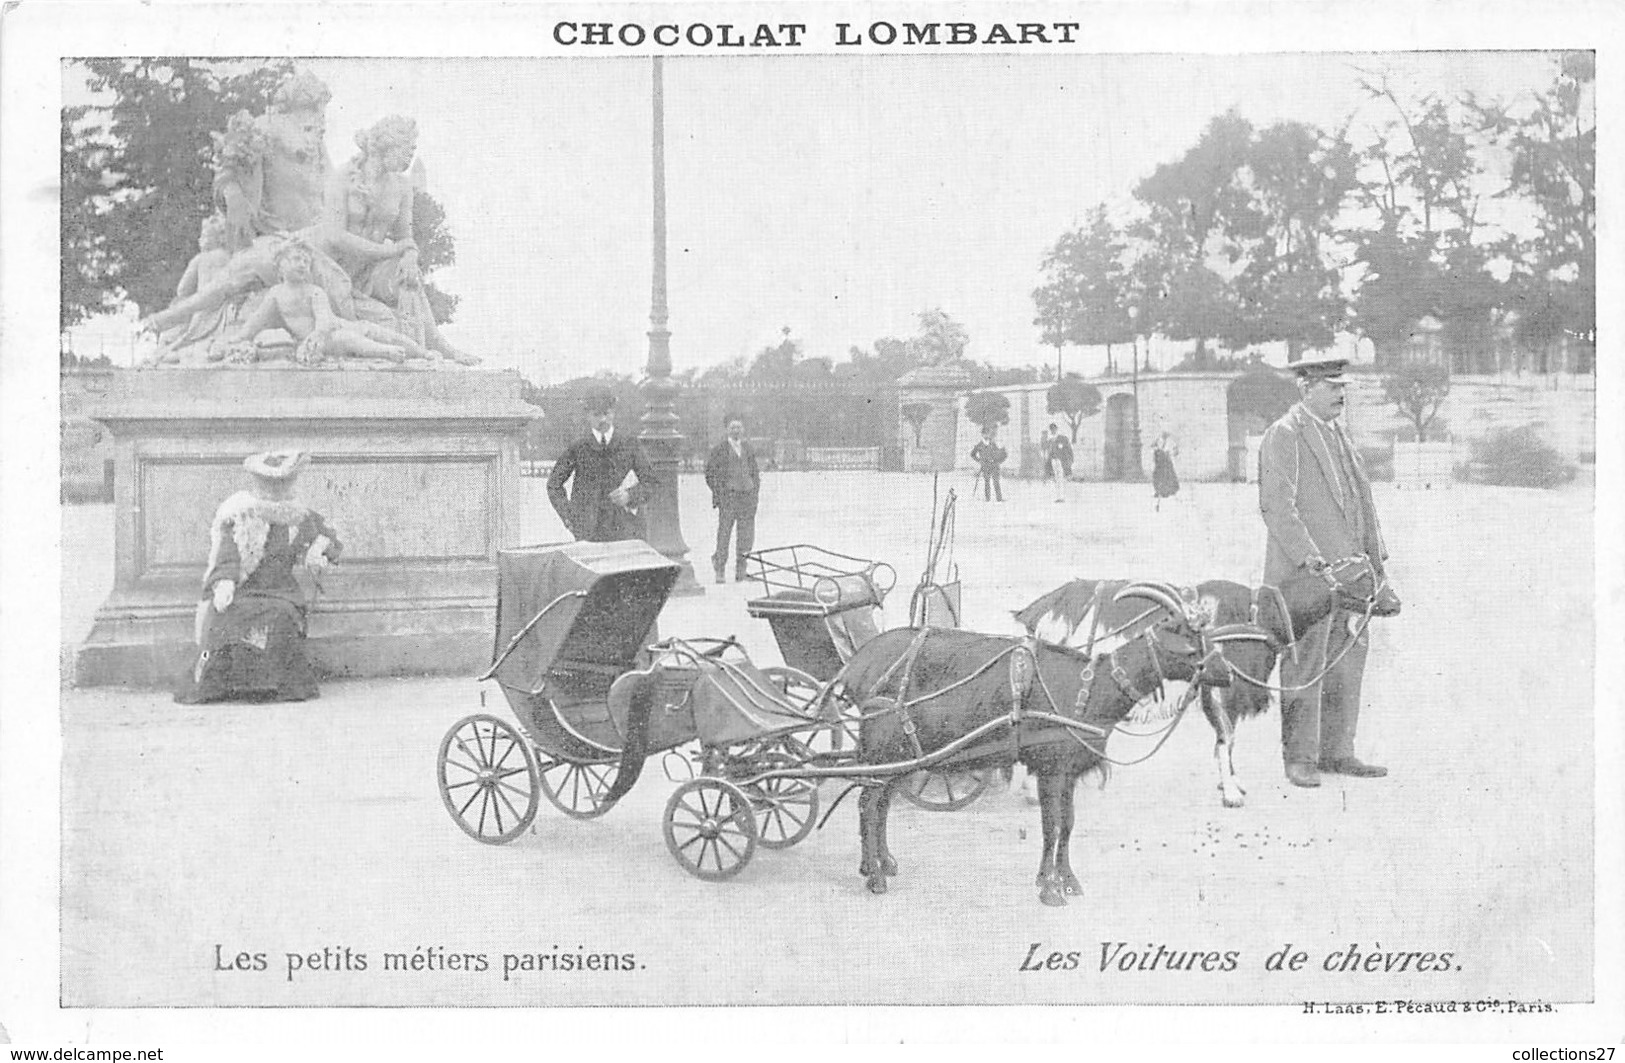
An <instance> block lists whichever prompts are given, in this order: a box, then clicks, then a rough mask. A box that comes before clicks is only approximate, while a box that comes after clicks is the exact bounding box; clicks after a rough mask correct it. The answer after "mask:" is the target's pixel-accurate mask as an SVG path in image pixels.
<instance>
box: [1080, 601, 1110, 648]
mask: <svg viewBox="0 0 1625 1063" xmlns="http://www.w3.org/2000/svg"><path fill="white" fill-rule="evenodd" d="M1105 592H1106V584H1105V583H1097V584H1095V593H1094V594H1093V595H1092V596H1090V598H1089V606H1088V612H1089V638H1088V641H1087V642H1085V643H1084V647H1083V652H1084V654H1085V655H1086V656H1087V657H1089V659H1090V660H1091V661H1092V660H1094V656H1095V633H1096V632H1097V631H1099V630H1100V596H1101V595H1102V594H1104V593H1105Z"/></svg>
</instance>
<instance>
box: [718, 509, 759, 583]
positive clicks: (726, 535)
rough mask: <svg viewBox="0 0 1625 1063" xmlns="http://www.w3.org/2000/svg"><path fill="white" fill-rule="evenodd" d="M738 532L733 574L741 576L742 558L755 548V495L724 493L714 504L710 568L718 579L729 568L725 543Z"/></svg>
mask: <svg viewBox="0 0 1625 1063" xmlns="http://www.w3.org/2000/svg"><path fill="white" fill-rule="evenodd" d="M735 527H737V528H738V529H739V542H738V552H737V553H736V554H735V557H736V558H737V561H736V567H735V569H734V571H735V573H736V575H737V574H742V573H743V572H744V567H745V555H746V554H748V553H750V552H751V549H752V548H753V547H755V545H756V496H755V495H754V494H749V493H747V492H744V491H724V492H722V496H721V498H719V499H718V501H717V549H716V553H714V554H712V555H711V568H712V570H713V571H715V572H716V574H717V575H718V576H721V575H722V573H723V571H724V570H725V569H726V568H727V567H728V541H729V540H730V539H732V538H733V536H734V528H735Z"/></svg>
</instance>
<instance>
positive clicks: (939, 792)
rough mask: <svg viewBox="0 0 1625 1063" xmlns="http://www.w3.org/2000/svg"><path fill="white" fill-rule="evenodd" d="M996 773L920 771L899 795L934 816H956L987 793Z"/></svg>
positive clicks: (900, 788) (906, 783)
mask: <svg viewBox="0 0 1625 1063" xmlns="http://www.w3.org/2000/svg"><path fill="white" fill-rule="evenodd" d="M993 770H994V769H987V770H983V771H950V772H937V771H917V772H915V773H914V774H912V775H910V776H908V777H907V778H906V779H904V780H903V782H902V785H900V786H898V788H897V792H898V793H900V794H902V795H903V796H904V797H905V798H907V799H908V801H909V803H911V804H915V805H918V806H919V807H921V808H923V809H926V810H927V811H930V812H952V811H954V810H955V809H960V808H964V807H965V806H966V805H968V804H970V803H971V802H972V801H975V800H976V799H977V798H978V797H981V796H982V794H983V793H985V792H986V791H987V785H988V781H989V779H990V778H991V777H992V773H993Z"/></svg>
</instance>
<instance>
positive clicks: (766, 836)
mask: <svg viewBox="0 0 1625 1063" xmlns="http://www.w3.org/2000/svg"><path fill="white" fill-rule="evenodd" d="M811 752H812V751H811V750H809V749H808V748H807V746H806V744H805V743H802V742H799V741H797V740H796V739H794V738H785V739H783V740H781V741H780V742H778V743H776V744H775V745H773V746H771V747H770V748H769V753H770V755H772V754H776V755H774V756H772V759H773V760H774V761H778V762H780V763H776V764H774V765H773V766H774V767H796V766H798V765H801V764H804V763H806V761H807V758H808V757H809V756H810V755H811ZM746 792H747V793H748V794H749V795H750V802H751V805H752V806H753V807H754V808H755V809H756V833H757V835H758V840H759V841H760V842H761V843H762V847H763V848H764V849H788V848H790V846H792V845H794V844H796V843H797V842H799V841H801V839H803V838H805V837H806V836H807V835H809V834H811V833H812V829H813V827H814V825H816V823H817V821H818V783H817V782H815V781H814V780H812V779H795V778H789V777H780V778H774V779H766V780H763V781H762V782H760V783H757V784H756V785H754V786H751V787H749V788H748V789H747V790H746Z"/></svg>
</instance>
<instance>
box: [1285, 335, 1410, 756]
mask: <svg viewBox="0 0 1625 1063" xmlns="http://www.w3.org/2000/svg"><path fill="white" fill-rule="evenodd" d="M1347 365H1348V361H1347V360H1346V359H1342V358H1324V359H1318V360H1313V361H1303V362H1299V363H1298V364H1296V365H1294V366H1293V367H1292V369H1293V371H1294V372H1295V373H1296V374H1297V378H1298V392H1299V394H1300V396H1301V401H1299V402H1298V404H1297V405H1295V406H1293V407H1292V408H1291V409H1290V410H1288V411H1287V412H1286V413H1285V414H1284V415H1283V416H1282V417H1281V419H1280V420H1278V421H1276V422H1275V423H1274V424H1273V425H1271V426H1270V427H1269V430H1268V431H1266V432H1265V433H1264V442H1263V445H1262V448H1261V449H1260V451H1259V455H1258V493H1259V507H1260V509H1261V510H1262V511H1263V515H1264V525H1265V527H1266V528H1268V530H1269V542H1268V545H1267V546H1266V553H1265V559H1264V582H1266V583H1270V584H1274V585H1279V584H1281V583H1282V582H1283V581H1285V580H1287V579H1289V578H1291V577H1293V576H1299V575H1302V574H1303V573H1305V572H1314V573H1323V572H1324V571H1325V569H1326V566H1327V565H1329V564H1331V563H1332V562H1334V561H1339V560H1341V559H1343V558H1347V557H1363V558H1366V559H1367V560H1369V561H1370V562H1371V563H1372V564H1373V565H1375V566H1376V572H1377V577H1378V581H1379V583H1380V582H1381V581H1382V575H1383V562H1384V561H1386V560H1387V559H1388V550H1387V547H1385V546H1384V545H1383V541H1382V529H1381V528H1380V527H1379V526H1378V524H1377V510H1376V507H1375V506H1374V505H1373V504H1372V501H1371V481H1370V480H1369V479H1368V478H1367V477H1366V473H1365V467H1364V465H1363V464H1362V463H1361V461H1360V457H1359V455H1358V453H1357V452H1356V451H1355V449H1354V444H1353V442H1352V441H1351V440H1350V439H1349V434H1348V429H1347V428H1346V427H1345V426H1344V425H1343V424H1342V423H1341V421H1340V420H1339V418H1340V417H1341V416H1342V413H1343V405H1344V395H1343V390H1344V379H1343V369H1344V368H1345V367H1346V366H1347ZM1378 604H1379V607H1382V608H1381V611H1382V612H1384V613H1390V612H1394V611H1397V610H1398V597H1397V595H1394V594H1393V593H1392V591H1387V593H1386V595H1385V596H1384V597H1379V600H1378ZM1358 619H1359V617H1357V616H1355V615H1354V614H1352V613H1350V612H1349V611H1348V610H1346V609H1342V608H1338V609H1334V610H1332V613H1331V615H1330V616H1328V617H1326V618H1325V619H1323V620H1321V621H1320V622H1319V623H1317V624H1315V625H1314V626H1313V627H1311V628H1310V629H1309V630H1308V632H1307V633H1305V634H1304V635H1303V636H1302V637H1301V638H1300V639H1299V641H1298V643H1297V646H1296V653H1290V652H1289V653H1287V654H1285V655H1284V656H1283V657H1282V659H1281V685H1282V687H1284V688H1288V689H1287V690H1286V691H1285V692H1284V693H1282V695H1281V746H1282V750H1283V756H1284V759H1285V761H1286V777H1287V779H1288V780H1289V781H1290V782H1291V783H1292V784H1293V785H1294V786H1306V787H1312V786H1319V785H1320V773H1321V772H1334V773H1336V774H1339V775H1354V776H1360V777H1363V778H1379V777H1381V776H1384V775H1387V774H1388V769H1387V768H1383V767H1379V766H1377V765H1375V764H1367V763H1365V762H1364V761H1362V760H1360V759H1359V758H1358V757H1356V756H1355V755H1354V731H1355V725H1356V724H1357V723H1358V722H1359V718H1360V683H1361V680H1362V679H1363V677H1364V675H1365V659H1366V649H1367V642H1368V638H1367V634H1366V632H1365V630H1364V629H1363V628H1361V629H1360V635H1359V637H1358V638H1354V636H1353V634H1352V631H1351V623H1352V622H1354V621H1357V620H1358ZM1328 661H1335V662H1336V663H1335V664H1333V665H1332V666H1331V668H1330V670H1327V667H1326V666H1327V662H1328ZM1322 672H1325V675H1324V677H1323V678H1321V679H1320V680H1319V682H1315V683H1314V684H1313V685H1310V686H1308V687H1307V688H1306V689H1303V690H1291V689H1290V688H1292V687H1295V686H1301V685H1303V684H1305V683H1307V682H1309V681H1310V680H1313V679H1315V678H1316V677H1317V676H1321V673H1322Z"/></svg>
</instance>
